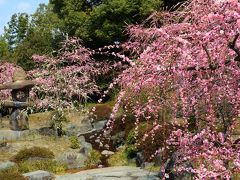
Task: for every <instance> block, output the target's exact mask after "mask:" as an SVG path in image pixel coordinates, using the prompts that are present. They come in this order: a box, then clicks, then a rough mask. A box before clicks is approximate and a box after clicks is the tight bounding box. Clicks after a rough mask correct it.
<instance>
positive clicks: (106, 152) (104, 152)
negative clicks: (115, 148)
mask: <svg viewBox="0 0 240 180" xmlns="http://www.w3.org/2000/svg"><path fill="white" fill-rule="evenodd" d="M101 154H102V155H104V156H111V155H113V154H114V152H112V151H107V150H103V151H102V153H101Z"/></svg>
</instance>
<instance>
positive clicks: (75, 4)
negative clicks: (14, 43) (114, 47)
mask: <svg viewBox="0 0 240 180" xmlns="http://www.w3.org/2000/svg"><path fill="white" fill-rule="evenodd" d="M50 3H51V4H53V7H54V12H56V13H57V14H58V16H59V17H60V18H62V19H63V21H64V30H63V31H64V32H66V33H68V35H69V36H77V37H80V38H81V39H83V41H84V43H85V45H86V46H87V47H95V48H96V47H101V46H103V45H106V44H113V43H114V42H115V41H123V40H125V39H126V37H127V36H126V35H125V33H124V29H125V27H126V26H127V24H133V23H134V24H135V23H141V22H142V21H143V20H144V19H145V18H146V17H147V16H149V15H150V14H151V13H152V12H153V11H155V10H159V9H160V8H161V7H162V5H163V4H162V1H161V0H154V1H150V0H147V1H146V0H137V1H133V0H103V1H85V0H81V1H76V0H62V1H54V0H52V1H50Z"/></svg>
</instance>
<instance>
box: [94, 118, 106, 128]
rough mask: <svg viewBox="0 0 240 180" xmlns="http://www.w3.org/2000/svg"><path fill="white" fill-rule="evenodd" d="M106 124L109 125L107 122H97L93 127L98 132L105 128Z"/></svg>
mask: <svg viewBox="0 0 240 180" xmlns="http://www.w3.org/2000/svg"><path fill="white" fill-rule="evenodd" d="M106 123H107V120H104V121H97V122H94V123H93V127H94V129H96V130H101V129H103V128H104V127H105V125H106Z"/></svg>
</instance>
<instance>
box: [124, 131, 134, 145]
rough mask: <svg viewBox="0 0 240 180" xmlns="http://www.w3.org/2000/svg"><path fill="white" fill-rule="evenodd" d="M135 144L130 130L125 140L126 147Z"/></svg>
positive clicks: (132, 132)
mask: <svg viewBox="0 0 240 180" xmlns="http://www.w3.org/2000/svg"><path fill="white" fill-rule="evenodd" d="M135 143H136V135H135V132H134V131H133V130H132V131H130V132H129V133H128V136H127V139H126V144H127V145H132V144H135Z"/></svg>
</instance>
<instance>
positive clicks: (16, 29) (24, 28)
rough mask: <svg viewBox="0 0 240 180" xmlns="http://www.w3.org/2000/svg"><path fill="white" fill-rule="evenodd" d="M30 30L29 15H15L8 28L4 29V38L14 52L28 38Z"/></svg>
mask: <svg viewBox="0 0 240 180" xmlns="http://www.w3.org/2000/svg"><path fill="white" fill-rule="evenodd" d="M28 28H29V15H28V14H26V13H18V14H16V13H15V14H13V15H12V17H11V20H10V21H9V22H8V24H7V26H5V27H4V37H5V38H6V40H7V42H8V47H9V51H10V52H12V51H13V50H14V49H15V48H16V47H17V46H18V45H19V44H20V43H21V42H22V41H23V40H24V38H25V37H26V35H27V32H28Z"/></svg>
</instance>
